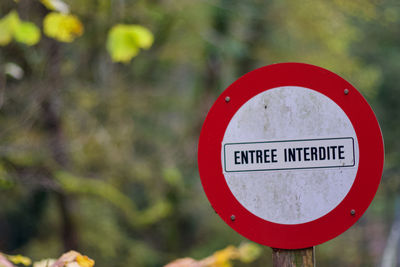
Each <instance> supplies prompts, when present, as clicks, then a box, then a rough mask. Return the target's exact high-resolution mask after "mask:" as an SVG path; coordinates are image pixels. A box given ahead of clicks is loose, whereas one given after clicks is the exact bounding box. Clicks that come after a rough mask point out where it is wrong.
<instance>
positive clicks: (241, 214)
mask: <svg viewBox="0 0 400 267" xmlns="http://www.w3.org/2000/svg"><path fill="white" fill-rule="evenodd" d="M281 86H300V87H305V88H309V89H312V90H315V91H317V92H319V93H322V94H324V95H325V96H327V97H329V98H330V99H331V100H333V101H334V102H335V103H336V104H337V105H339V107H340V108H342V110H343V111H344V112H345V113H346V115H347V116H348V118H349V119H350V121H351V123H352V124H353V127H354V130H355V132H356V135H357V139H358V144H359V166H358V171H357V174H356V178H355V181H354V183H353V186H352V187H351V189H350V191H349V193H348V194H347V195H346V197H345V198H344V199H343V201H342V202H341V203H340V204H339V205H338V206H337V207H335V208H334V209H333V210H332V211H331V212H329V213H328V214H326V215H324V216H322V217H321V218H318V219H316V220H314V221H311V222H307V223H302V224H296V225H286V224H278V223H273V222H269V221H266V220H264V219H261V218H259V217H257V216H255V215H254V214H252V213H250V212H249V211H248V210H247V209H246V208H244V207H243V206H242V205H241V204H240V203H239V202H238V201H237V200H236V198H235V197H234V196H233V194H232V193H231V191H230V190H229V187H228V185H227V184H226V181H225V178H224V175H223V172H222V164H221V147H222V140H223V137H224V134H225V130H226V128H227V126H228V124H229V122H230V120H231V119H232V117H233V116H234V114H235V113H236V112H237V111H238V110H239V108H240V107H241V106H242V105H243V104H244V103H246V102H247V101H248V100H249V99H250V98H252V97H254V96H255V95H257V94H259V93H261V92H263V91H266V90H269V89H272V88H275V87H281ZM345 89H347V90H348V91H347V94H346V93H345ZM227 97H229V98H227ZM228 99H229V101H227V100H228ZM383 164H384V148H383V139H382V134H381V130H380V127H379V124H378V121H377V119H376V117H375V115H374V112H373V111H372V109H371V107H370V106H369V104H368V103H367V101H366V100H365V99H364V97H363V96H362V95H361V94H360V93H359V92H358V91H357V89H355V88H354V87H353V86H352V85H351V84H350V83H348V82H347V81H346V80H344V79H343V78H341V77H340V76H338V75H337V74H335V73H333V72H331V71H328V70H326V69H323V68H321V67H317V66H314V65H309V64H305V63H279V64H273V65H269V66H265V67H261V68H259V69H256V70H254V71H251V72H249V73H247V74H245V75H244V76H242V77H241V78H239V79H238V80H236V81H235V82H234V83H233V84H231V85H230V86H229V87H228V88H227V89H226V90H225V91H224V92H223V93H222V94H221V95H220V96H219V97H218V99H217V100H216V101H215V103H214V105H213V106H212V107H211V109H210V111H209V112H208V114H207V117H206V119H205V121H204V124H203V127H202V130H201V133H200V138H199V144H198V166H199V173H200V178H201V182H202V185H203V188H204V191H205V193H206V195H207V198H208V199H209V201H210V203H211V205H212V206H213V208H214V210H215V211H216V212H217V213H218V215H219V216H220V217H221V218H222V219H223V220H224V221H225V222H226V223H227V224H228V225H229V226H230V227H231V228H233V229H234V230H235V231H236V232H238V233H239V234H241V235H243V236H244V237H246V238H248V239H250V240H252V241H254V242H257V243H259V244H262V245H266V246H269V247H274V248H282V249H300V248H307V247H312V246H315V245H318V244H321V243H323V242H326V241H328V240H330V239H333V238H335V237H336V236H338V235H340V234H341V233H343V232H344V231H346V230H347V229H348V228H350V227H351V226H352V225H353V224H354V223H355V222H356V221H357V220H358V219H359V218H360V217H361V216H362V214H363V213H364V212H365V211H366V209H367V208H368V206H369V205H370V203H371V201H372V199H373V198H374V196H375V194H376V191H377V189H378V186H379V183H380V180H381V176H382V171H383ZM352 211H353V212H352ZM354 211H355V214H353V213H354ZM232 215H234V217H233V216H232Z"/></svg>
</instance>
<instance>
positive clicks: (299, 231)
mask: <svg viewBox="0 0 400 267" xmlns="http://www.w3.org/2000/svg"><path fill="white" fill-rule="evenodd" d="M383 161H384V150H383V140H382V135H381V131H380V128H379V124H378V122H377V120H376V118H375V115H374V113H373V111H372V109H371V108H370V106H369V105H368V103H367V102H366V100H365V99H364V98H363V97H362V95H361V94H360V93H359V92H358V91H357V90H356V89H355V88H354V87H353V86H352V85H351V84H350V83H348V82H347V81H345V80H344V79H342V78H341V77H339V76H338V75H336V74H334V73H332V72H330V71H328V70H325V69H322V68H320V67H316V66H313V65H308V64H302V63H281V64H274V65H270V66H266V67H262V68H259V69H256V70H254V71H252V72H250V73H247V74H246V75H244V76H243V77H241V78H239V79H238V80H237V81H235V82H234V83H233V84H232V85H230V86H229V87H228V88H227V89H226V90H225V91H224V92H223V93H222V94H221V95H220V96H219V98H218V99H217V100H216V102H215V103H214V105H213V106H212V108H211V110H210V111H209V113H208V115H207V118H206V120H205V122H204V124H203V128H202V130H201V134H200V141H199V147H198V164H199V172H200V177H201V181H202V184H203V187H204V190H205V192H206V195H207V197H208V199H209V201H210V202H211V205H212V206H213V208H214V209H215V211H216V212H217V213H218V214H219V216H220V217H221V218H222V219H223V220H224V221H225V222H226V223H227V224H228V225H229V226H230V227H232V228H233V229H234V230H236V231H237V232H238V233H240V234H241V235H243V236H245V237H247V238H248V239H251V240H253V241H255V242H257V243H260V244H263V245H267V246H270V247H275V248H283V249H297V248H306V247H311V246H315V245H318V244H320V243H323V242H325V241H328V240H330V239H332V238H334V237H336V236H338V235H339V234H341V233H343V232H344V231H345V230H347V229H348V228H349V227H350V226H351V225H353V224H354V223H355V222H356V221H357V220H358V219H359V218H360V217H361V215H362V214H363V213H364V212H365V210H366V209H367V208H368V206H369V204H370V203H371V201H372V199H373V197H374V195H375V193H376V190H377V189H378V186H379V182H380V179H381V175H382V169H383Z"/></svg>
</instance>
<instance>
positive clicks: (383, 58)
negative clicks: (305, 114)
mask: <svg viewBox="0 0 400 267" xmlns="http://www.w3.org/2000/svg"><path fill="white" fill-rule="evenodd" d="M0 2H1V3H0V17H1V18H2V19H1V20H0V44H1V45H2V47H1V48H0V124H1V125H2V127H1V129H0V137H1V138H0V191H1V194H0V202H1V203H2V208H1V210H0V221H1V222H2V223H1V224H0V236H1V237H2V238H1V240H0V250H2V251H7V252H10V254H23V255H29V256H31V257H32V258H33V259H40V258H44V257H50V258H56V257H57V256H58V255H59V253H60V252H61V251H63V250H64V249H65V247H68V246H69V247H71V246H72V245H71V244H78V245H79V247H80V248H82V251H85V253H88V254H89V255H92V256H93V258H95V259H96V260H97V262H96V266H100V267H101V266H107V267H110V266H111V267H122V266H138V267H141V266H162V265H164V264H166V263H168V262H171V261H173V260H174V259H177V258H182V257H190V258H191V259H192V260H193V259H194V258H195V259H206V258H208V257H211V258H213V259H215V257H214V256H216V255H219V256H218V258H220V259H222V260H221V262H223V263H226V262H227V260H226V259H228V258H229V257H226V256H227V255H231V256H232V255H238V254H237V253H236V254H235V253H232V251H236V252H237V249H238V247H237V245H238V244H240V243H241V242H242V241H243V238H242V237H241V236H239V235H238V234H236V233H235V232H234V231H233V230H232V229H230V228H229V227H227V226H226V225H225V224H224V222H223V221H221V220H220V218H219V217H218V215H217V214H215V212H214V210H213V209H212V207H210V205H209V203H208V201H207V199H206V197H205V195H204V193H203V191H202V188H201V183H200V180H199V177H198V173H197V165H196V157H197V155H196V151H197V142H198V135H199V132H200V129H201V124H202V122H203V120H204V117H205V116H206V114H207V111H208V110H209V108H210V106H211V104H212V103H213V101H214V100H215V99H216V97H217V96H218V95H219V93H220V92H221V91H222V90H223V89H224V88H226V87H227V86H228V85H229V84H230V83H232V82H233V81H234V80H235V79H237V78H238V77H240V76H241V75H243V74H244V73H246V72H248V71H250V70H252V69H254V68H257V67H260V66H263V65H267V64H271V63H275V62H285V61H299V62H307V63H311V64H316V65H320V66H322V67H325V68H327V69H329V70H332V71H334V72H336V73H338V74H340V75H342V76H343V77H344V78H346V79H347V80H349V81H351V82H352V83H353V84H354V85H355V87H357V88H358V89H360V91H361V92H362V93H363V94H364V95H365V96H366V97H367V99H368V100H369V102H370V103H372V106H373V108H374V110H375V112H376V114H377V116H378V118H379V121H380V122H381V126H382V130H383V134H384V137H385V144H386V146H387V147H386V152H387V154H386V164H385V174H384V179H383V180H382V184H381V187H380V189H379V191H378V196H377V198H376V199H375V200H374V202H373V206H372V207H371V209H369V210H368V211H367V213H366V214H365V216H364V217H363V218H362V220H361V222H360V223H359V224H357V225H356V226H355V227H353V228H351V229H350V230H349V231H347V232H346V233H345V234H344V235H342V236H340V237H338V238H336V239H334V240H332V241H330V242H328V243H326V244H323V245H321V246H318V248H317V261H318V262H319V264H320V265H322V266H372V265H379V262H380V260H381V259H380V258H381V255H382V254H383V253H384V249H385V248H384V247H385V245H386V240H387V237H388V233H389V232H390V227H391V223H392V221H393V220H394V217H395V216H394V210H395V209H396V208H395V205H394V204H393V203H394V199H396V197H397V195H398V192H399V189H400V183H399V182H398V181H399V179H398V177H399V174H400V168H399V162H400V141H399V139H398V136H399V135H400V126H399V123H398V121H399V118H400V115H399V114H400V105H399V104H398V99H400V90H398V89H397V88H398V84H399V83H400V78H399V77H400V76H399V75H398V69H399V68H400V63H399V62H400V50H399V49H398V47H399V45H400V38H399V35H398V32H397V29H398V28H399V26H400V7H399V6H398V4H397V2H396V1H393V0H383V1H380V2H379V3H378V2H376V1H361V0H356V1H344V0H334V1H322V0H318V1H301V2H300V1H296V0H272V1H227V0H219V1H216V2H213V3H212V4H211V3H210V2H204V1H183V0H176V1H172V2H171V1H168V2H165V1H109V0H98V1H81V0H70V1H65V2H64V1H61V0H40V1H0ZM17 2H18V3H17ZM44 8H46V9H48V11H47V12H49V13H48V14H46V11H44ZM28 21H29V22H28ZM25 23H27V24H25ZM30 23H35V25H43V33H44V34H45V35H46V36H49V37H50V38H42V39H41V40H40V42H37V43H36V45H34V46H31V44H33V43H34V41H35V40H36V38H34V37H35V33H34V31H35V30H33V28H35V27H32V24H30ZM18 25H19V26H18ZM21 25H23V26H21ZM140 25H146V27H143V26H140ZM17 26H18V27H17ZM20 26H21V27H20ZM18 28H20V29H19V30H18V31H17V30H16V29H18ZM149 29H151V31H150V30H149ZM39 34H40V32H39ZM47 34H48V35H47ZM78 37H79V38H78ZM154 37H156V38H154ZM39 39H40V36H39ZM14 41H15V42H14ZM19 42H23V44H22V45H20V44H19ZM65 42H69V43H65ZM150 47H151V50H149V51H147V52H146V53H140V54H138V53H139V52H140V51H141V49H149V48H150ZM110 55H111V59H110ZM132 59H133V60H132ZM114 62H123V63H125V64H115V63H114ZM126 63H129V64H126ZM65 233H68V234H69V235H67V237H70V239H68V238H66V235H65ZM74 237H75V239H74ZM71 240H72V241H71ZM74 242H75V243H74ZM349 244H350V245H349ZM230 245H234V249H232V247H231V248H230V249H227V250H222V251H220V249H221V248H226V247H229V246H230ZM252 246H253V245H249V246H243V247H241V246H239V248H241V249H240V250H239V251H246V253H243V255H242V254H240V259H239V258H235V259H234V258H229V260H228V261H229V262H231V263H233V264H234V265H235V266H249V265H250V266H271V262H270V261H271V260H270V256H269V252H268V251H263V253H260V250H261V247H260V246H255V247H252ZM346 246H347V247H349V249H347V250H346V251H344V250H343V247H346ZM245 248H246V249H245ZM216 251H219V252H220V253H215V252H216ZM121 255H123V257H122V256H121ZM210 255H211V256H210ZM252 255H253V256H252ZM235 257H236V256H235ZM224 259H225V260H224ZM251 259H254V260H253V261H251V263H246V262H249V261H250V260H251ZM242 261H243V262H242Z"/></svg>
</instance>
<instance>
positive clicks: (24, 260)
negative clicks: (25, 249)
mask: <svg viewBox="0 0 400 267" xmlns="http://www.w3.org/2000/svg"><path fill="white" fill-rule="evenodd" d="M7 258H8V259H9V260H10V261H11V262H13V263H15V264H23V265H25V266H28V265H31V264H32V261H31V259H30V258H28V257H24V256H22V255H15V256H11V255H7Z"/></svg>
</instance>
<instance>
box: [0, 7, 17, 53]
mask: <svg viewBox="0 0 400 267" xmlns="http://www.w3.org/2000/svg"><path fill="white" fill-rule="evenodd" d="M19 23H20V20H19V17H18V13H17V12H16V11H15V10H13V11H11V12H10V13H8V14H7V15H6V16H5V17H3V18H2V19H1V20H0V45H2V46H4V45H7V44H9V43H10V42H11V40H12V37H13V33H14V30H15V28H16V27H17V25H18V24H19Z"/></svg>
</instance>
